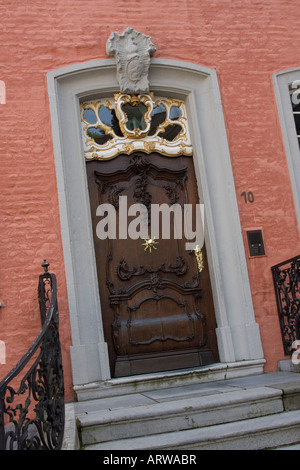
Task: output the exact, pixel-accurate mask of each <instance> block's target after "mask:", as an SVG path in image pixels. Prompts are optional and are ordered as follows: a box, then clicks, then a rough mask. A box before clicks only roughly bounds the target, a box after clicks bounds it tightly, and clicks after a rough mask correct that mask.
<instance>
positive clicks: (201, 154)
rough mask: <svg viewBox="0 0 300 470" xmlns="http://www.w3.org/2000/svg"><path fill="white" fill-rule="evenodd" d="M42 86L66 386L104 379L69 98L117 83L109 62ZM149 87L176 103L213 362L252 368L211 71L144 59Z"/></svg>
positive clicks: (250, 318)
mask: <svg viewBox="0 0 300 470" xmlns="http://www.w3.org/2000/svg"><path fill="white" fill-rule="evenodd" d="M47 81H48V94H49V104H50V114H51V124H52V135H53V145H54V157H55V166H56V175H57V187H58V198H59V207H60V219H61V233H62V241H63V250H64V262H65V271H66V278H67V290H68V302H69V311H70V320H71V332H72V346H71V361H72V373H73V383H74V385H75V386H76V385H84V384H89V383H91V382H99V381H103V380H107V379H109V378H110V372H109V365H108V355H107V354H108V353H107V345H106V343H105V341H104V336H103V328H102V318H101V306H100V298H99V292H98V281H97V270H96V261H95V252H94V244H93V234H92V222H91V216H90V206H89V199H88V198H89V196H88V189H87V181H86V170H85V161H84V157H83V155H84V153H83V146H82V139H81V129H80V110H79V100H80V99H82V98H86V99H88V98H92V97H94V96H97V97H104V96H109V95H112V94H113V93H114V92H116V91H118V89H119V85H118V83H117V79H116V66H115V62H114V60H112V59H103V60H95V61H91V62H86V63H82V64H75V65H70V66H66V67H63V68H61V69H58V70H54V71H51V72H48V74H47ZM149 81H150V90H151V91H153V92H154V93H155V94H157V95H159V96H166V97H171V98H174V99H176V98H177V99H181V100H184V101H185V103H186V107H187V114H188V123H189V129H190V134H191V140H192V144H193V149H194V157H193V158H194V166H195V173H196V179H197V183H198V190H199V198H200V201H201V202H203V203H204V208H205V222H206V227H205V232H206V233H205V240H206V247H207V255H208V262H209V271H210V278H211V284H212V291H213V298H214V305H215V314H216V321H217V330H216V333H217V340H218V348H219V356H220V361H221V363H223V364H224V365H225V364H226V363H228V364H229V363H235V362H239V361H250V362H251V361H256V362H257V361H258V363H259V364H260V366H259V371H262V364H263V363H264V359H263V351H262V345H261V339H260V333H259V327H258V324H257V323H256V321H255V317H254V311H253V305H252V297H251V291H250V285H249V279H248V271H247V265H246V258H245V250H244V245H243V239H242V233H241V226H240V219H239V213H238V207H237V200H236V193H235V186H234V181H233V175H232V168H231V161H230V154H229V149H228V143H227V136H226V130H225V124H224V118H223V110H222V103H221V97H220V92H219V85H218V80H217V74H216V71H215V70H214V69H210V68H207V67H203V66H200V65H195V64H191V63H186V62H182V61H174V60H167V59H151V66H150V73H149ZM252 366H253V364H252ZM252 366H251V367H252ZM252 373H253V370H252Z"/></svg>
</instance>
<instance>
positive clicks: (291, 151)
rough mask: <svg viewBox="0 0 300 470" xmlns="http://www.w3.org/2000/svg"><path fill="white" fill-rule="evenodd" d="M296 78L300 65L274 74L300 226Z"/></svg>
mask: <svg viewBox="0 0 300 470" xmlns="http://www.w3.org/2000/svg"><path fill="white" fill-rule="evenodd" d="M296 80H299V81H300V67H297V68H294V69H288V70H283V71H281V72H278V73H276V74H274V75H273V82H274V90H275V96H276V101H277V107H278V114H279V119H280V124H281V132H282V136H283V141H284V146H285V153H286V158H287V162H288V166H289V171H290V179H291V185H292V188H293V194H294V202H295V207H296V212H297V218H298V226H299V228H300V150H299V144H298V138H297V132H296V128H295V122H294V116H293V109H292V105H291V100H290V94H289V84H290V83H293V82H294V81H296Z"/></svg>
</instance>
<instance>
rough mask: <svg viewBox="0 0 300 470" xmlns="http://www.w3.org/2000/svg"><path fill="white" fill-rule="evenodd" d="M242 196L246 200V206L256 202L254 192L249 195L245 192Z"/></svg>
mask: <svg viewBox="0 0 300 470" xmlns="http://www.w3.org/2000/svg"><path fill="white" fill-rule="evenodd" d="M241 196H242V197H243V198H244V200H245V203H246V204H247V202H250V203H252V202H254V194H253V192H252V191H248V192H247V193H246V191H243V192H242V194H241Z"/></svg>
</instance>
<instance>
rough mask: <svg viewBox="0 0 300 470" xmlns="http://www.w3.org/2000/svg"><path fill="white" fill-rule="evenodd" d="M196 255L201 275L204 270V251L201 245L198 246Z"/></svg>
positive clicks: (195, 251)
mask: <svg viewBox="0 0 300 470" xmlns="http://www.w3.org/2000/svg"><path fill="white" fill-rule="evenodd" d="M194 253H195V256H196V261H197V266H198V271H199V273H201V271H203V269H204V262H203V253H202V250H201V249H200V248H199V245H197V246H196V248H195V249H194Z"/></svg>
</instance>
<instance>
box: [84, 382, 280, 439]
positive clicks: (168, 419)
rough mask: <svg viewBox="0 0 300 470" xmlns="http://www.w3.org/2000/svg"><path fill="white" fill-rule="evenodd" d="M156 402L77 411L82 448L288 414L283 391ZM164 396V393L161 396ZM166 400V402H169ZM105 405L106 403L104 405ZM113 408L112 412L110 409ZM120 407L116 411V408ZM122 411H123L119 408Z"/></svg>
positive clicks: (135, 398) (147, 399)
mask: <svg viewBox="0 0 300 470" xmlns="http://www.w3.org/2000/svg"><path fill="white" fill-rule="evenodd" d="M174 392H175V391H173V399H171V397H170V396H169V399H168V401H162V402H160V403H158V402H156V401H155V399H154V397H156V398H158V397H157V395H158V394H155V392H153V393H152V394H151V393H149V394H148V396H145V395H143V397H141V396H139V395H129V396H127V397H120V398H119V403H118V402H117V400H112V399H111V400H110V401H108V400H105V407H106V408H105V409H102V410H101V409H100V408H101V406H102V403H101V400H94V401H93V402H92V403H89V407H88V408H87V407H85V411H84V413H80V412H79V409H78V408H77V413H76V416H77V421H78V422H80V428H81V439H82V444H83V445H84V446H85V445H89V444H93V443H95V442H105V441H113V440H119V439H123V438H124V439H125V438H127V437H128V436H130V437H141V436H145V435H151V434H153V433H154V432H155V434H162V433H167V432H170V433H172V432H174V431H179V430H186V429H194V428H199V427H205V426H211V425H215V424H220V423H226V422H233V421H238V420H244V419H249V418H253V417H260V416H266V415H270V414H274V413H281V412H283V411H284V408H283V402H282V391H281V390H280V389H275V388H268V387H259V388H251V389H248V390H247V389H246V390H243V389H238V390H235V391H223V392H222V393H221V392H219V393H215V394H210V395H205V396H201V395H198V396H193V397H187V396H186V395H184V396H181V398H180V399H174V397H175V396H176V394H175V396H174ZM160 396H161V393H160ZM165 399H166V398H165ZM103 405H104V403H103ZM109 406H111V407H112V408H107V407H109ZM113 407H116V408H113ZM118 407H119V408H118Z"/></svg>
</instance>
